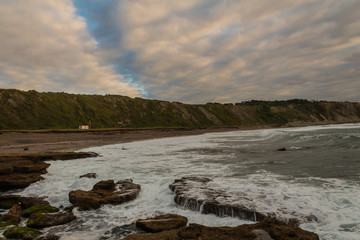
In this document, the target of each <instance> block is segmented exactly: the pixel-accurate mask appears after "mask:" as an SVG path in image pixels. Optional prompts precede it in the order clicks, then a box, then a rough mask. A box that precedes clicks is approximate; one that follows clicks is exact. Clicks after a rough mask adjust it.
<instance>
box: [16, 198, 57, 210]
mask: <svg viewBox="0 0 360 240" xmlns="http://www.w3.org/2000/svg"><path fill="white" fill-rule="evenodd" d="M19 201H20V204H21V207H22V208H23V209H28V208H31V207H33V206H36V205H50V203H49V202H48V201H46V200H45V199H44V198H41V197H20V198H19Z"/></svg>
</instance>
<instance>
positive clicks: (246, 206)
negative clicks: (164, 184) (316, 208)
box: [169, 177, 316, 226]
mask: <svg viewBox="0 0 360 240" xmlns="http://www.w3.org/2000/svg"><path fill="white" fill-rule="evenodd" d="M211 182H212V180H211V179H209V178H201V177H185V178H181V179H176V180H175V181H174V183H173V184H171V185H170V186H169V187H170V189H171V190H172V191H174V192H175V194H176V195H175V198H174V201H175V202H176V203H177V204H179V205H181V206H184V207H186V208H188V209H191V210H194V211H201V213H203V214H215V215H217V216H220V217H224V216H230V217H238V218H240V219H246V220H251V221H262V220H264V219H265V218H267V217H273V218H278V219H281V220H282V221H284V222H286V223H288V224H291V225H294V226H298V225H299V224H300V223H303V222H309V221H314V220H316V217H314V216H313V215H310V216H308V215H305V214H300V213H294V212H286V210H282V211H281V213H274V212H266V211H258V210H257V209H256V206H255V205H254V201H253V199H251V198H250V197H249V196H248V195H247V194H246V193H245V192H241V193H239V192H226V191H224V190H219V189H214V188H212V187H211ZM194 192H196V194H194ZM234 198H236V199H237V200H238V201H237V203H234V201H233V199H234ZM281 214H282V215H281ZM289 216H290V217H289ZM291 216H293V217H291Z"/></svg>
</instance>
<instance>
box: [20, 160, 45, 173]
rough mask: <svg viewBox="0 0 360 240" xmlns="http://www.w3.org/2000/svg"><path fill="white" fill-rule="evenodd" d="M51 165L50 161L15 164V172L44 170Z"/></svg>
mask: <svg viewBox="0 0 360 240" xmlns="http://www.w3.org/2000/svg"><path fill="white" fill-rule="evenodd" d="M49 166H50V164H49V163H45V162H41V161H39V162H29V163H25V164H21V165H20V164H19V165H14V166H13V168H14V172H17V173H31V172H41V173H42V172H43V171H44V170H46V168H48V167H49Z"/></svg>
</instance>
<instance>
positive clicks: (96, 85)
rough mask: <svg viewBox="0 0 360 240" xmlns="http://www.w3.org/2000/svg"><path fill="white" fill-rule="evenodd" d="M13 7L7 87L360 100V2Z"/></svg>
mask: <svg viewBox="0 0 360 240" xmlns="http://www.w3.org/2000/svg"><path fill="white" fill-rule="evenodd" d="M73 4H74V5H73ZM2 5H5V6H2V7H1V8H0V9H1V10H0V11H1V12H0V14H2V15H1V16H2V21H5V23H6V24H3V23H2V24H1V29H0V40H1V42H2V43H4V44H3V45H4V46H6V47H5V48H2V49H1V50H0V60H1V61H0V87H1V86H17V85H19V86H22V87H23V88H24V87H29V86H33V88H37V89H54V86H56V88H61V89H64V90H68V91H77V90H78V92H84V91H85V90H83V89H85V88H86V89H87V92H101V93H104V92H115V93H118V94H126V95H132V96H134V95H139V94H140V93H141V94H142V96H144V97H149V98H157V99H165V100H170V101H182V102H189V103H205V102H214V101H216V102H239V101H243V100H250V99H267V100H274V99H289V98H307V99H325V100H350V101H359V98H360V95H359V92H360V84H359V79H360V68H359V56H360V11H358V9H360V2H359V1H357V0H347V1H337V0H293V1H287V0H273V1H260V0H243V1H237V0H228V1H218V0H187V1H169V0H155V1H149V0H123V1H98V0H92V1H90V0H74V2H73V3H71V2H70V0H69V1H65V0H64V1H35V0H34V1H33V2H32V4H31V6H29V5H30V4H27V5H26V6H24V5H25V1H6V4H2ZM74 6H75V7H76V9H75V8H74ZM20 13H21V14H20ZM3 19H4V20H3ZM14 39H16V40H14ZM99 79H101V81H100V80H99Z"/></svg>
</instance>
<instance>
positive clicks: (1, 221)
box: [0, 215, 20, 229]
mask: <svg viewBox="0 0 360 240" xmlns="http://www.w3.org/2000/svg"><path fill="white" fill-rule="evenodd" d="M19 222H20V218H18V217H14V216H9V215H0V229H1V228H5V227H7V226H11V225H18V224H19Z"/></svg>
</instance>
